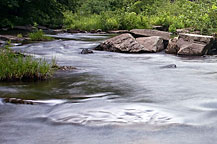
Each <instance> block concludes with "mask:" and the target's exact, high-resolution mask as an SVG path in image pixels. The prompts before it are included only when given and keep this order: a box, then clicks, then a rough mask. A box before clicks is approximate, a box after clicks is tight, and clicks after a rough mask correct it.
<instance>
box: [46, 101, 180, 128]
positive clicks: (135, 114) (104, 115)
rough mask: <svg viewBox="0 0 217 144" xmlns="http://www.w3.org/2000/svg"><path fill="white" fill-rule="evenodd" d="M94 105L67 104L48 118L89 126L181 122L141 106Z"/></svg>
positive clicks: (59, 121)
mask: <svg viewBox="0 0 217 144" xmlns="http://www.w3.org/2000/svg"><path fill="white" fill-rule="evenodd" d="M94 105H95V104H93V105H92V106H89V104H87V103H83V104H81V103H80V104H72V103H67V104H64V105H60V106H58V107H56V108H54V109H53V110H52V111H51V112H50V113H49V114H48V115H47V117H48V118H49V119H50V120H51V121H53V122H56V123H63V124H76V125H87V126H105V125H132V124H147V125H168V124H177V123H180V122H181V120H179V119H178V118H175V117H174V116H173V115H172V114H170V113H167V112H165V111H162V110H160V109H157V108H154V107H153V108H152V107H147V106H143V105H139V104H117V103H116V104H111V103H110V104H103V105H101V106H97V107H94ZM77 107H79V108H77Z"/></svg>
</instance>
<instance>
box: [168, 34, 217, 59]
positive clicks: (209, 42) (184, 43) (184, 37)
mask: <svg viewBox="0 0 217 144" xmlns="http://www.w3.org/2000/svg"><path fill="white" fill-rule="evenodd" d="M214 42H215V38H214V37H213V36H204V35H197V34H184V33H181V34H180V35H179V38H178V39H177V38H174V39H171V40H170V41H169V45H168V47H167V49H166V52H167V53H172V54H178V55H184V56H202V55H205V54H208V52H209V51H210V49H212V47H213V44H214Z"/></svg>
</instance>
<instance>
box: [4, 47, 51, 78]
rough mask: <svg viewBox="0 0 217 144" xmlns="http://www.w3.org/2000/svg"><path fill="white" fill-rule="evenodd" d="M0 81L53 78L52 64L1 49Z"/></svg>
mask: <svg viewBox="0 0 217 144" xmlns="http://www.w3.org/2000/svg"><path fill="white" fill-rule="evenodd" d="M0 70H1V71H0V81H18V80H44V79H47V78H49V77H51V76H52V74H53V69H52V64H49V63H48V62H46V61H45V60H43V59H34V58H33V57H31V56H24V55H22V54H16V53H15V52H13V51H12V50H10V49H9V48H2V49H0Z"/></svg>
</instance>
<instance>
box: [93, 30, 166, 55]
mask: <svg viewBox="0 0 217 144" xmlns="http://www.w3.org/2000/svg"><path fill="white" fill-rule="evenodd" d="M162 49H164V44H163V39H162V38H161V37H157V36H154V37H142V38H137V39H135V38H134V37H133V36H132V35H131V34H129V33H127V34H121V35H119V36H116V37H113V38H111V39H108V40H106V41H104V42H103V43H101V44H100V45H99V46H98V47H96V48H95V50H104V51H110V52H125V53H142V52H159V51H161V50H162Z"/></svg>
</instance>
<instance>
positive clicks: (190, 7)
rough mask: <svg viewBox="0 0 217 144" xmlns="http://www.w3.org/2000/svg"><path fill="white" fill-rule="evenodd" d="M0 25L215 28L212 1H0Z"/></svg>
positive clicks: (215, 10)
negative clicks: (35, 23)
mask: <svg viewBox="0 0 217 144" xmlns="http://www.w3.org/2000/svg"><path fill="white" fill-rule="evenodd" d="M0 11H1V13H0V17H1V19H0V27H7V26H10V27H13V26H15V25H25V24H31V25H33V24H34V22H37V23H38V24H39V25H45V26H49V27H60V26H62V24H64V27H66V28H71V29H80V30H92V29H103V30H111V29H132V28H150V27H151V25H161V26H163V27H164V28H165V29H167V30H169V31H172V32H174V31H175V29H180V28H188V27H191V28H192V29H194V30H199V31H201V33H203V34H210V33H213V32H216V31H217V1H216V0H194V1H193V0H192V1H190V0H106V1H102V0H37V1H36V0H1V1H0Z"/></svg>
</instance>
